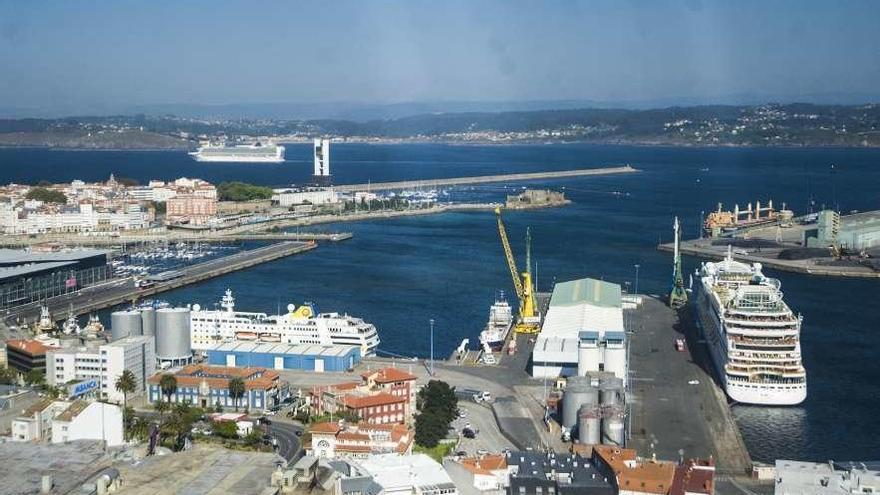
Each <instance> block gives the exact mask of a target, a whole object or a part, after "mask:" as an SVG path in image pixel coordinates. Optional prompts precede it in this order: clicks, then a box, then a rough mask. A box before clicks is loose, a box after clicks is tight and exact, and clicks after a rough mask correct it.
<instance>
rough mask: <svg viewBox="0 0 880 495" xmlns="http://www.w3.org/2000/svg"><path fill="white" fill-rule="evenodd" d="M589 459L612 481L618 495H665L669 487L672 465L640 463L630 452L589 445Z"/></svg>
mask: <svg viewBox="0 0 880 495" xmlns="http://www.w3.org/2000/svg"><path fill="white" fill-rule="evenodd" d="M593 459H594V460H595V461H596V464H597V465H598V466H601V467H603V468H604V470H605V471H606V472H608V474H609V475H611V477H612V479H614V480H615V484H616V486H617V490H618V492H619V493H620V494H621V495H642V494H651V495H665V494H667V493H669V490H670V489H671V488H672V482H673V479H674V477H675V464H674V463H672V462H665V461H655V460H648V461H644V460H640V459H638V457H637V456H636V451H635V450H633V449H623V448H620V447H616V446H610V445H595V446H593Z"/></svg>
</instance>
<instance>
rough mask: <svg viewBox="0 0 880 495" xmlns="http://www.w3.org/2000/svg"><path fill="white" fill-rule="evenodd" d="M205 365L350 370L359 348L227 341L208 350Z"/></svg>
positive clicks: (358, 360) (358, 361)
mask: <svg viewBox="0 0 880 495" xmlns="http://www.w3.org/2000/svg"><path fill="white" fill-rule="evenodd" d="M207 353H208V364H212V365H217V366H260V367H264V368H274V369H276V370H282V369H283V370H305V371H315V372H317V373H321V372H324V371H351V370H352V369H354V367H355V366H357V365H358V364H359V363H360V362H361V353H360V347H358V346H343V345H333V346H326V345H314V344H302V345H288V344H268V343H264V344H258V343H253V342H228V343H225V344H219V345H217V346H216V347H214V348H213V349H208V351H207Z"/></svg>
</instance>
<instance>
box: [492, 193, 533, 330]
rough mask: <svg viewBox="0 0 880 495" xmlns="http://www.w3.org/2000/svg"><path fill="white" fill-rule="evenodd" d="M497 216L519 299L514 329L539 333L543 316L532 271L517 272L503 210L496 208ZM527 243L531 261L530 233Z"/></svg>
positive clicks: (502, 242) (499, 233)
mask: <svg viewBox="0 0 880 495" xmlns="http://www.w3.org/2000/svg"><path fill="white" fill-rule="evenodd" d="M495 215H496V216H497V218H498V235H499V236H501V245H502V246H503V247H504V257H505V258H506V259H507V268H508V269H510V276H511V278H513V286H514V288H515V289H516V296H517V298H519V320H518V321H517V323H516V327H514V328H515V329H516V331H517V332H520V333H537V332H539V331H540V330H541V315H540V314H539V313H538V305H537V304H536V302H535V295H534V293H533V291H532V276H531V275H532V274H531V273H530V271H526V272H524V273H522V274H520V273H519V270H517V268H516V260H515V259H514V257H513V250H511V249H510V241H509V240H508V239H507V229H506V228H504V221H503V220H502V219H501V208H495ZM526 242H527V243H528V244H529V246H528V248H527V249H528V251H529V259H531V233H530V232H529V233H528V238H527V241H526ZM520 277H522V279H520Z"/></svg>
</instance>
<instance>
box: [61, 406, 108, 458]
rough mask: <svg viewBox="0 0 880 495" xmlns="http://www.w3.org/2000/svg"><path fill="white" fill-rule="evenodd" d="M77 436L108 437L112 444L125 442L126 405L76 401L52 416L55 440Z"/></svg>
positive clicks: (71, 439) (82, 438) (106, 439)
mask: <svg viewBox="0 0 880 495" xmlns="http://www.w3.org/2000/svg"><path fill="white" fill-rule="evenodd" d="M74 440H104V441H105V442H107V446H108V447H116V446H119V445H122V444H123V442H124V439H123V425H122V408H121V407H119V406H117V405H113V404H105V403H103V402H85V401H76V402H74V403H73V404H71V405H70V407H68V408H67V409H66V410H65V411H64V412H62V413H61V414H59V415H58V416H56V417H55V419H53V420H52V443H67V442H72V441H74Z"/></svg>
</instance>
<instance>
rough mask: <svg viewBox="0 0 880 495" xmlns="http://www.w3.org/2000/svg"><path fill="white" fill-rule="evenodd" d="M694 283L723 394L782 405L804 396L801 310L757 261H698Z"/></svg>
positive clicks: (747, 401)
mask: <svg viewBox="0 0 880 495" xmlns="http://www.w3.org/2000/svg"><path fill="white" fill-rule="evenodd" d="M696 276H697V280H698V283H697V284H696V287H695V289H694V292H695V294H694V295H695V297H694V303H695V305H696V310H697V316H698V320H697V321H698V324H699V325H700V327H701V328H702V330H703V335H704V336H705V338H706V343H707V345H708V347H709V350H710V353H711V356H712V359H713V361H714V363H715V369H716V371H717V372H718V375H719V376H720V377H721V382H722V383H723V384H724V388H725V391H726V392H727V395H728V396H729V397H730V398H731V399H733V400H734V401H736V402H740V403H743V404H759V405H774V406H786V405H795V404H800V403H801V402H803V401H804V399H806V398H807V372H806V370H805V369H804V366H803V363H802V362H801V345H800V333H801V322H802V318H801V317H800V316H795V314H794V313H793V312H792V311H791V309H790V308H789V307H788V305H787V304H786V303H785V302H784V301H783V300H782V291H781V290H780V287H781V285H780V283H779V281H778V280H776V279H773V278H768V277H765V276H764V274H763V273H761V264H760V263H754V264H752V265H748V264H745V263H741V262H738V261H734V260H733V258H732V257H731V253H730V248H728V253H727V258H726V259H725V260H723V261H719V262H717V263H711V262H707V263H703V265H702V267H701V268H700V269H699V270H697V273H696Z"/></svg>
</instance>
